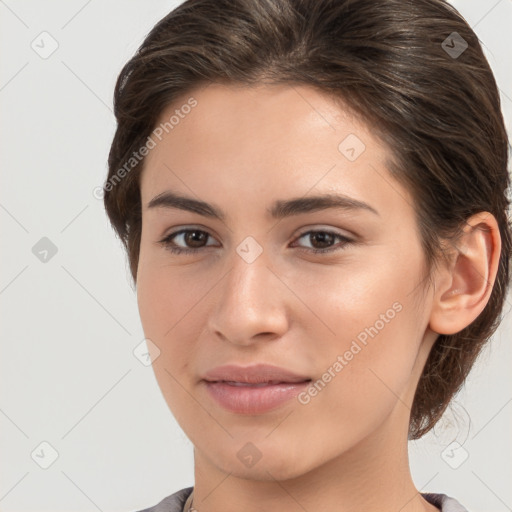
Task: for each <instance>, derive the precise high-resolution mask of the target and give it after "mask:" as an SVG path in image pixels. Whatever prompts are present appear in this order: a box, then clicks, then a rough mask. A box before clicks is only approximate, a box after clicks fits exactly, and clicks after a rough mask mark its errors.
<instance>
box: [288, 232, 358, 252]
mask: <svg viewBox="0 0 512 512" xmlns="http://www.w3.org/2000/svg"><path fill="white" fill-rule="evenodd" d="M301 238H306V240H308V241H309V242H310V244H311V243H313V245H315V244H318V245H320V248H315V247H313V248H312V249H306V250H307V251H308V252H313V253H322V252H334V251H339V250H342V249H344V248H345V246H346V245H348V244H352V243H354V241H353V240H351V239H350V238H348V237H346V236H343V235H340V234H339V233H336V232H334V231H328V230H310V231H306V232H305V233H302V235H300V236H299V238H297V240H300V239H301ZM336 239H337V240H341V246H338V247H335V246H333V245H332V244H333V243H334V241H335V240H336Z"/></svg>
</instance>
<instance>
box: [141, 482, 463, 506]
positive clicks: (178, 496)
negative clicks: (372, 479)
mask: <svg viewBox="0 0 512 512" xmlns="http://www.w3.org/2000/svg"><path fill="white" fill-rule="evenodd" d="M193 489H194V488H193V487H186V488H184V489H181V490H179V491H177V492H175V493H174V494H171V495H170V496H167V498H164V499H163V500H162V501H161V502H160V503H157V504H156V505H154V506H153V507H149V508H145V509H144V510H139V511H138V512H182V511H183V505H185V502H186V501H187V498H188V497H189V496H190V494H191V493H192V491H193ZM421 495H422V496H423V498H425V500H427V501H428V502H429V503H430V504H432V505H434V506H436V507H437V508H438V509H439V510H440V511H441V512H468V510H467V509H466V508H464V507H463V506H462V505H461V504H460V503H459V502H458V501H457V500H456V499H454V498H450V497H449V496H447V495H446V494H434V493H421Z"/></svg>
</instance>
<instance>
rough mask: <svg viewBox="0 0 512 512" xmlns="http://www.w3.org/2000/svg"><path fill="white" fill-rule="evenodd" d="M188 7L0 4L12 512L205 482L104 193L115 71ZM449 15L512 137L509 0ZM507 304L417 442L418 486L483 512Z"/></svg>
mask: <svg viewBox="0 0 512 512" xmlns="http://www.w3.org/2000/svg"><path fill="white" fill-rule="evenodd" d="M177 3H179V2H172V1H162V0H155V1H153V2H151V3H149V2H143V1H142V0H138V1H136V0H129V1H127V0H123V1H121V0H109V1H103V2H101V1H99V0H89V1H85V0H73V1H69V0H68V1H64V0H61V1H47V2H41V1H36V0H30V1H23V2H22V1H21V0H20V1H16V0H0V24H1V27H0V37H1V42H0V48H1V49H2V57H1V60H0V102H1V112H2V115H1V117H0V130H1V133H0V141H1V146H2V151H1V153H0V169H1V172H2V181H3V184H2V187H1V189H0V220H1V229H2V233H1V236H0V244H1V249H0V254H1V258H2V261H1V267H0V268H1V274H0V305H1V308H2V322H1V324H0V325H1V351H2V352H1V354H2V355H1V358H0V365H1V366H0V375H1V381H2V386H1V394H0V429H1V432H2V435H1V438H0V443H1V444H0V449H1V456H0V471H1V477H0V511H2V512H8V511H9V512H10V511H20V512H21V511H24V512H28V511H38V512H43V511H50V510H51V511H53V512H59V511H69V510H73V511H77V512H78V511H80V512H82V511H84V512H85V511H95V510H101V511H107V510H109V511H131V510H138V509H141V508H144V507H147V506H149V505H152V504H154V503H156V502H157V501H159V500H160V499H162V498H163V497H164V496H167V495H168V494H171V493H172V492H174V491H176V490H178V489H181V488H182V487H186V486H189V485H192V484H193V465H192V446H191V443H190V442H189V441H188V440H187V438H186V436H185V435H184V433H183V432H182V431H181V430H180V428H179V427H178V426H177V424H176V422H175V420H174V419H173V417H172V415H171V413H170V412H169V410H168V409H167V406H166V404H165V402H164V399H163V397H162V395H161V393H160V390H159V388H158V387H157V384H156V380H155V378H154V376H153V372H152V370H151V367H150V366H144V365H143V364H142V363H141V362H140V360H139V359H137V357H135V356H134V354H133V351H134V349H136V347H138V346H139V345H140V343H141V341H142V340H143V338H144V335H143V332H142V328H141V325H140V320H139V316H138V311H137V304H136V296H135V292H134V290H133V289H132V287H131V285H130V280H129V272H128V266H127V260H126V257H125V255H124V252H123V251H122V248H121V244H120V242H119V241H118V240H117V239H116V238H115V237H114V234H113V231H112V229H111V228H110V226H109V225H108V222H107V218H106V215H105V213H104V210H103V203H102V201H101V200H98V199H97V198H95V197H94V195H93V191H94V189H95V187H98V186H100V185H101V184H102V183H103V181H104V179H105V176H106V172H107V168H106V159H107V154H108V150H109V145H110V142H111V139H112V135H113V133H114V128H115V125H114V118H113V114H112V110H111V108H112V105H111V103H112V101H111V100H112V93H113V88H114V83H115V79H116V76H117V73H118V72H119V70H120V69H121V66H122V65H123V63H124V62H125V61H126V60H127V59H128V58H129V57H130V56H131V55H132V54H133V53H134V51H135V50H136V48H137V47H138V45H139V44H140V42H141V41H142V39H143V37H144V35H145V34H146V33H147V32H148V30H149V29H150V28H151V27H152V26H153V25H154V24H155V23H156V22H157V21H158V20H159V19H160V18H161V17H163V16H164V15H165V14H166V13H167V12H169V11H170V10H171V9H172V8H173V7H174V6H175V5H177ZM453 3H454V5H455V6H456V7H457V8H458V9H459V10H460V12H461V13H462V14H463V15H464V16H465V17H466V19H467V20H468V22H469V23H470V25H471V26H472V27H473V28H474V29H475V31H476V33H477V35H478V37H479V38H480V40H481V42H482V43H483V44H484V50H485V52H486V55H487V57H488V59H489V62H490V64H491V66H492V68H493V70H494V72H495V75H496V78H497V81H498V85H499V87H500V90H501V98H502V104H503V112H504V114H505V116H506V120H507V126H508V130H509V133H511V132H512V130H511V128H512V99H511V98H512V69H511V62H512V59H511V53H512V50H511V49H512V0H500V1H496V0H491V1H482V0H471V1H469V0H464V1H462V0H460V1H454V2H453ZM149 6H150V8H148V7H149ZM45 31H46V32H48V34H50V35H43V36H41V35H40V34H41V33H42V32H45ZM52 44H53V45H55V44H58V48H57V49H56V50H55V51H54V53H53V54H51V55H49V56H47V55H45V54H44V52H49V51H50V50H51V49H52ZM42 54H43V55H42ZM43 56H44V57H47V58H43ZM43 237H46V238H47V239H49V240H50V241H51V244H53V246H54V247H55V249H56V251H57V252H56V253H55V254H54V255H52V252H51V249H50V250H49V252H48V253H47V255H46V256H44V252H41V251H42V250H43V249H44V248H45V247H46V248H48V244H49V242H48V241H47V240H43V241H41V239H42V238H43ZM37 244H39V245H37ZM45 244H46V245H45ZM34 246H35V247H36V249H33V248H34ZM55 249H54V250H55ZM34 253H35V254H34ZM44 257H46V260H47V261H46V262H43V261H41V259H40V258H44ZM511 304H512V300H511V299H510V296H509V299H508V302H507V304H506V308H505V315H506V316H505V319H504V321H503V324H502V325H501V327H500V329H499V331H498V332H497V334H496V335H495V336H494V340H493V342H492V343H491V344H490V345H489V346H488V348H487V349H486V350H485V352H484V353H483V354H482V356H481V358H480V360H479V362H478V365H477V366H476V367H475V368H474V370H473V372H472V374H471V376H470V379H469V381H468V382H467V385H466V386H465V388H464V390H463V391H462V392H461V393H460V394H459V395H458V397H457V401H456V403H455V404H454V406H453V408H452V409H451V410H450V411H449V412H448V413H447V414H446V415H445V417H444V419H443V422H442V425H439V427H437V428H436V431H435V432H433V433H431V434H429V435H428V436H427V437H426V438H424V439H422V440H420V441H417V442H411V443H410V455H411V466H412V471H413V477H414V480H415V483H416V485H417V487H418V489H420V490H421V491H422V492H427V491H429V492H444V493H446V494H449V495H451V496H454V497H456V498H457V499H458V500H459V501H460V502H461V503H462V504H463V505H465V506H466V507H467V508H468V509H469V510H472V511H476V512H484V510H485V511H486V512H502V511H507V510H512V508H511V507H512V493H511V486H510V482H511V477H512V470H511V467H510V459H511V447H512V441H511V436H510V432H511V431H512V430H511V423H512V404H511V401H512V387H511V380H512V377H511V372H510V368H511V361H512V348H511V343H510V342H511V335H510V332H511V330H510V327H511V315H510V314H509V311H510V309H511V308H512V306H511ZM142 347H143V346H142ZM452 442H456V443H458V445H455V449H454V450H452V448H453V446H452V447H449V448H448V450H447V446H449V445H450V443H452ZM41 443H49V444H41ZM459 445H460V446H462V448H459V447H458V446H459ZM53 450H55V452H56V453H57V454H58V457H57V458H56V460H53V458H54V457H55V453H54V452H53ZM450 455H451V457H450ZM466 456H467V460H463V459H464V458H465V457H466ZM42 466H48V467H47V468H46V469H44V468H43V467H42Z"/></svg>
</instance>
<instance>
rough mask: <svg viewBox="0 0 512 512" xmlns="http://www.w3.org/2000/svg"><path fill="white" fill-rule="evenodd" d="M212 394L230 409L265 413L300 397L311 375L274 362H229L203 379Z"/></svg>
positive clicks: (208, 373)
mask: <svg viewBox="0 0 512 512" xmlns="http://www.w3.org/2000/svg"><path fill="white" fill-rule="evenodd" d="M202 382H203V383H204V384H205V386H206V389H207V391H208V395H209V397H210V398H213V400H214V401H215V402H216V403H217V404H218V405H220V406H221V407H223V408H224V409H226V410H227V411H229V412H232V413H236V414H248V415H251V414H252V415H256V414H263V413H265V412H269V411H272V410H275V409H277V408H279V407H282V406H284V405H285V404H286V403H287V402H289V401H290V400H291V399H292V398H294V397H296V396H297V395H298V394H299V393H300V392H301V391H302V390H303V389H304V388H305V387H306V386H307V385H308V384H309V383H310V382H311V378H309V377H306V376H303V375H299V374H296V373H293V372H291V371H289V370H287V369H284V368H280V367H276V366H272V365H261V364H260V365H254V366H249V367H241V366H235V365H226V366H221V367H217V368H214V369H213V370H211V371H209V372H207V373H206V374H205V376H204V377H203V379H202Z"/></svg>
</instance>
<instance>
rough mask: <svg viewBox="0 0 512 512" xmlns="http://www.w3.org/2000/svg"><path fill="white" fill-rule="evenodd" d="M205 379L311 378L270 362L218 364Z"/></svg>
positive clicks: (262, 380)
mask: <svg viewBox="0 0 512 512" xmlns="http://www.w3.org/2000/svg"><path fill="white" fill-rule="evenodd" d="M203 379H204V380H207V381H210V382H219V381H228V382H245V383H248V384H261V383H264V382H271V383H274V384H277V383H279V382H304V381H306V380H311V379H310V378H309V377H308V376H306V375H299V374H297V373H293V372H291V371H290V370H287V369H285V368H280V367H278V366H273V365H269V364H255V365H251V366H237V365H232V364H231V365H229V364H228V365H224V366H217V367H216V368H213V369H211V370H209V371H207V372H206V373H205V374H204V375H203Z"/></svg>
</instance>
